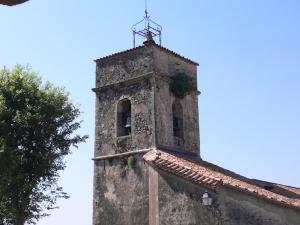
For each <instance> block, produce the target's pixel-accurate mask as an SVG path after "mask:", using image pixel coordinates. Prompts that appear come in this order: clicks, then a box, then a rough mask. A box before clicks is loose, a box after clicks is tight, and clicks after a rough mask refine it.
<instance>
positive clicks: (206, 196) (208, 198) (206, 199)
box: [202, 191, 212, 206]
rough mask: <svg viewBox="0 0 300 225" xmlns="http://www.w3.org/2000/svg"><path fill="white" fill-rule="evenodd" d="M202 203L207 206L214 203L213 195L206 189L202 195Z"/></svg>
mask: <svg viewBox="0 0 300 225" xmlns="http://www.w3.org/2000/svg"><path fill="white" fill-rule="evenodd" d="M202 204H203V205H205V206H209V205H211V204H212V197H211V196H210V194H209V193H208V192H207V191H205V192H204V194H203V195H202Z"/></svg>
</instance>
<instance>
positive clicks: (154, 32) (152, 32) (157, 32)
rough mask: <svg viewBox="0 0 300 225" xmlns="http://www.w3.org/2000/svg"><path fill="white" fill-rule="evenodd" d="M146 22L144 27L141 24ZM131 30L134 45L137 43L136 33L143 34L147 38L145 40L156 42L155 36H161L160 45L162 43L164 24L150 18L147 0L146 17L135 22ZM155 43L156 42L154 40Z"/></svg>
mask: <svg viewBox="0 0 300 225" xmlns="http://www.w3.org/2000/svg"><path fill="white" fill-rule="evenodd" d="M141 24H144V27H141V26H140V25H141ZM131 30H132V32H133V47H135V45H136V40H135V38H136V35H138V36H141V37H143V38H144V39H145V42H152V43H153V42H154V39H153V38H155V37H158V38H159V45H161V32H162V26H161V25H159V24H158V23H156V22H154V21H153V20H151V19H150V16H149V13H148V4H147V0H145V16H144V18H143V19H142V20H141V21H139V22H137V23H136V24H134V25H133V26H132V27H131ZM154 43H155V42H154Z"/></svg>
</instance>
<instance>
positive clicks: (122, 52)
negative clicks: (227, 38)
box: [95, 43, 199, 66]
mask: <svg viewBox="0 0 300 225" xmlns="http://www.w3.org/2000/svg"><path fill="white" fill-rule="evenodd" d="M148 46H155V47H157V48H159V49H160V50H162V51H165V52H167V53H169V54H172V55H174V56H176V57H179V58H181V59H183V60H184V61H186V62H189V63H192V64H194V65H197V66H198V65H199V64H198V63H197V62H194V61H193V60H191V59H188V58H185V57H183V56H182V55H179V54H178V53H176V52H174V51H172V50H170V49H167V48H165V47H162V46H160V45H158V44H155V43H154V44H150V45H147V46H146V45H141V46H138V47H135V48H130V49H127V50H125V51H121V52H117V53H114V54H111V55H108V56H104V57H101V58H99V59H96V60H95V62H98V61H101V60H104V59H108V58H110V57H114V56H119V55H123V54H127V53H130V52H133V51H135V50H137V49H141V48H147V47H148Z"/></svg>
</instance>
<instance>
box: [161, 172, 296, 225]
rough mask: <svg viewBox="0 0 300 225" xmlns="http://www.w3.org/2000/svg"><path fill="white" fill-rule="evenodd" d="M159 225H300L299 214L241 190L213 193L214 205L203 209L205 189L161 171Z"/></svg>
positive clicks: (225, 190)
mask: <svg viewBox="0 0 300 225" xmlns="http://www.w3.org/2000/svg"><path fill="white" fill-rule="evenodd" d="M158 189H159V198H158V199H159V200H158V201H159V225H168V224H172V225H198V224H201V225H221V224H222V225H299V221H300V211H299V210H295V209H292V208H286V207H283V206H279V205H276V204H275V203H272V202H268V201H267V200H264V199H259V198H258V197H257V196H255V197H254V196H252V195H249V194H247V193H242V192H241V191H235V190H232V189H226V188H221V189H217V190H216V191H215V192H214V191H213V190H210V194H211V195H212V198H213V205H212V206H203V205H202V200H201V196H202V194H203V193H204V192H205V190H206V189H205V187H200V186H199V185H197V186H196V185H194V184H192V183H189V182H187V181H185V180H183V179H180V178H178V177H175V176H173V175H170V174H167V173H165V172H163V171H159V175H158Z"/></svg>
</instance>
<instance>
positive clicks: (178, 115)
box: [172, 100, 183, 138]
mask: <svg viewBox="0 0 300 225" xmlns="http://www.w3.org/2000/svg"><path fill="white" fill-rule="evenodd" d="M172 114H173V135H174V136H175V137H179V138H183V110H182V105H181V104H180V102H179V100H175V101H174V102H173V105H172Z"/></svg>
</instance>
